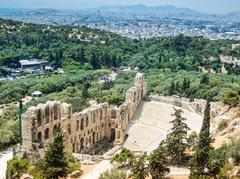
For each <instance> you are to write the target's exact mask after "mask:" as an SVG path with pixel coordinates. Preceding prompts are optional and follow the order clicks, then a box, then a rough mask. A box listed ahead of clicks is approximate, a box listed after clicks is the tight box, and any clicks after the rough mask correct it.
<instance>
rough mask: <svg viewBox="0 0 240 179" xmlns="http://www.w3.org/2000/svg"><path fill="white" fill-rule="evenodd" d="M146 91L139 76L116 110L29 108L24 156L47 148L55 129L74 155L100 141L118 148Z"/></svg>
mask: <svg viewBox="0 0 240 179" xmlns="http://www.w3.org/2000/svg"><path fill="white" fill-rule="evenodd" d="M146 88H147V85H146V82H145V80H144V75H143V74H141V73H138V74H137V75H136V77H135V80H134V85H133V87H131V88H130V89H128V90H127V91H126V97H125V102H124V103H123V104H122V105H120V106H119V107H117V106H112V105H109V104H108V103H101V104H94V105H92V106H90V107H89V108H86V109H85V110H83V111H82V112H78V113H73V112H72V107H71V105H70V104H67V103H61V102H58V101H48V102H47V103H45V104H39V105H37V106H32V107H30V108H29V109H28V110H27V111H26V112H25V113H24V114H23V116H22V131H23V148H24V150H25V151H26V152H27V153H33V152H34V150H37V149H44V148H46V147H47V145H48V143H49V142H50V141H51V140H52V138H53V131H54V128H56V127H58V126H59V127H60V128H62V130H63V132H64V134H65V135H64V136H65V147H66V148H67V149H69V150H71V151H73V152H81V151H82V150H83V149H86V148H88V147H91V146H92V145H94V144H96V143H97V142H99V141H101V140H102V139H107V140H109V141H112V142H114V144H115V145H121V144H123V142H124V140H125V130H126V128H127V126H128V124H129V122H130V120H131V118H132V116H133V114H134V113H135V111H136V109H137V107H138V104H139V103H140V102H141V100H142V99H143V97H144V96H145V95H146V90H147V89H146Z"/></svg>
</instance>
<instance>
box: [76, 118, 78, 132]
mask: <svg viewBox="0 0 240 179" xmlns="http://www.w3.org/2000/svg"><path fill="white" fill-rule="evenodd" d="M78 130H79V120H77V124H76V131H78Z"/></svg>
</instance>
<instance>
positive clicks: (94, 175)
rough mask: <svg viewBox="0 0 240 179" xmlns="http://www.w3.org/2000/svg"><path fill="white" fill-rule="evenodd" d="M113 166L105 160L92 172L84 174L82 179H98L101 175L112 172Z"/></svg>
mask: <svg viewBox="0 0 240 179" xmlns="http://www.w3.org/2000/svg"><path fill="white" fill-rule="evenodd" d="M111 168H112V165H111V163H110V160H103V161H101V162H100V163H99V164H97V165H96V166H95V167H94V168H93V169H92V171H91V172H89V173H86V174H83V176H81V177H80V179H98V177H99V176H100V174H101V173H103V172H105V171H106V170H110V169H111Z"/></svg>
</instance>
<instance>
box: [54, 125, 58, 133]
mask: <svg viewBox="0 0 240 179" xmlns="http://www.w3.org/2000/svg"><path fill="white" fill-rule="evenodd" d="M57 128H58V125H57V124H55V125H54V127H53V132H54V131H55V130H56V129H57Z"/></svg>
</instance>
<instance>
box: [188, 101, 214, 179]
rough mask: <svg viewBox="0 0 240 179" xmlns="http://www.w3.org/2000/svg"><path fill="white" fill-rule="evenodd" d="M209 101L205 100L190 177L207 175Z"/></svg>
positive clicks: (209, 146) (209, 144)
mask: <svg viewBox="0 0 240 179" xmlns="http://www.w3.org/2000/svg"><path fill="white" fill-rule="evenodd" d="M210 108H211V107H210V102H209V100H208V101H207V104H206V108H205V111H204V119H203V124H202V128H201V131H200V134H199V141H198V144H197V149H196V152H195V154H194V156H193V158H192V160H191V162H190V163H191V167H190V169H191V174H190V178H194V179H197V178H201V177H203V176H209V168H208V166H209V163H210V161H209V152H210V150H211V149H212V147H211V142H212V139H211V136H210V110H211V109H210Z"/></svg>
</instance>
